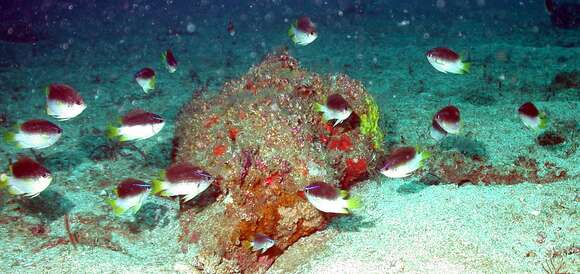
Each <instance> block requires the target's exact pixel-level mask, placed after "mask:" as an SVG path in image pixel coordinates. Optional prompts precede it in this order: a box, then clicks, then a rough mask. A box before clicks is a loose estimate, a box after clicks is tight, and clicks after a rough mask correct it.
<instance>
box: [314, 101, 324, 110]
mask: <svg viewBox="0 0 580 274" xmlns="http://www.w3.org/2000/svg"><path fill="white" fill-rule="evenodd" d="M314 110H316V112H324V110H325V106H324V105H323V104H320V103H314Z"/></svg>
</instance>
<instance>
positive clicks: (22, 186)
mask: <svg viewBox="0 0 580 274" xmlns="http://www.w3.org/2000/svg"><path fill="white" fill-rule="evenodd" d="M10 173H11V175H8V174H5V173H3V174H1V175H0V188H8V193H10V194H12V195H24V196H25V197H29V198H34V197H36V196H38V195H39V194H40V193H41V192H42V191H44V190H45V189H46V188H47V187H48V186H49V185H50V183H51V182H52V174H51V173H50V171H49V170H48V169H47V168H46V167H44V166H43V165H41V164H39V163H37V162H35V161H34V160H32V159H30V158H28V157H20V158H19V159H18V160H17V161H16V162H15V163H13V164H11V165H10Z"/></svg>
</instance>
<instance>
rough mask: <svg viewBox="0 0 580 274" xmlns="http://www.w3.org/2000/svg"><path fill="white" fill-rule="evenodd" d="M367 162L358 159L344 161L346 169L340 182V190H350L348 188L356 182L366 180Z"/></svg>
mask: <svg viewBox="0 0 580 274" xmlns="http://www.w3.org/2000/svg"><path fill="white" fill-rule="evenodd" d="M367 169H368V165H367V161H365V160H364V159H358V158H354V159H353V158H348V159H346V168H345V169H344V173H343V175H342V179H341V180H340V188H342V189H350V187H351V186H352V185H353V184H354V183H357V182H360V181H363V180H366V179H367V178H368V170H367Z"/></svg>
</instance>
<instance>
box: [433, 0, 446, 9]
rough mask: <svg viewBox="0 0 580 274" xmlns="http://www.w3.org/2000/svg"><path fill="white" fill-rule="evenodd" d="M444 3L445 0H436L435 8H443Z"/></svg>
mask: <svg viewBox="0 0 580 274" xmlns="http://www.w3.org/2000/svg"><path fill="white" fill-rule="evenodd" d="M446 4H447V3H445V0H437V2H436V3H435V5H436V6H437V8H440V9H442V8H445V5H446Z"/></svg>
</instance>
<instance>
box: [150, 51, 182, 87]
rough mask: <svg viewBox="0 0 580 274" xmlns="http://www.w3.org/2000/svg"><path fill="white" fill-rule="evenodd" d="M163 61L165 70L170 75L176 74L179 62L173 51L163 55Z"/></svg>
mask: <svg viewBox="0 0 580 274" xmlns="http://www.w3.org/2000/svg"><path fill="white" fill-rule="evenodd" d="M161 60H162V62H163V63H164V64H165V68H167V70H168V71H169V73H174V72H175V71H176V70H177V60H176V59H175V55H173V51H171V49H167V50H166V51H165V52H164V53H163V54H161ZM153 88H155V87H153ZM153 88H152V89H153ZM146 92H147V91H146Z"/></svg>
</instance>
